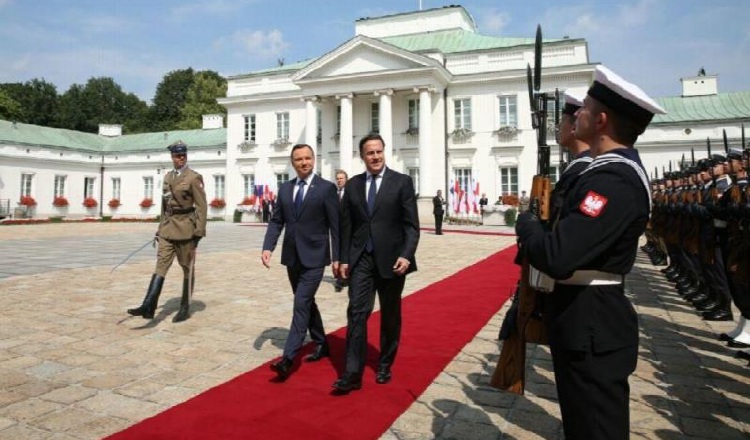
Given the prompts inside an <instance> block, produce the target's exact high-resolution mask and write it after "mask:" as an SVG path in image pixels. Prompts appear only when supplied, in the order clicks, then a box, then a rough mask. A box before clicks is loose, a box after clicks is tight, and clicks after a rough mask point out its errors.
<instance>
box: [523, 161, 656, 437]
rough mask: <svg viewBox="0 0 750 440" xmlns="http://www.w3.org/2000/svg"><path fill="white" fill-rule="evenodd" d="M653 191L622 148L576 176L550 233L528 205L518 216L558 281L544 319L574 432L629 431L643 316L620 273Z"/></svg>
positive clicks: (539, 264)
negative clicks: (632, 379)
mask: <svg viewBox="0 0 750 440" xmlns="http://www.w3.org/2000/svg"><path fill="white" fill-rule="evenodd" d="M650 197H651V194H650V190H649V184H648V178H647V177H646V173H645V171H644V170H643V166H642V164H641V161H640V158H639V156H638V152H637V151H636V150H634V149H631V148H621V149H616V150H613V151H611V152H609V153H607V154H603V155H600V156H599V157H597V158H595V159H594V160H593V161H592V162H591V164H590V165H589V166H588V167H586V169H585V170H584V171H583V172H582V173H580V174H579V175H578V179H577V181H576V182H575V184H574V186H573V187H572V188H571V189H570V191H569V192H568V196H567V197H566V200H565V202H564V206H563V209H562V212H561V214H560V219H559V221H558V223H557V227H556V228H555V229H554V230H553V231H550V232H547V231H545V229H544V228H543V226H542V224H541V223H540V222H539V221H538V219H536V217H534V216H533V214H531V213H524V214H521V215H520V216H519V219H518V223H517V226H516V232H517V234H518V239H519V245H520V247H521V251H522V252H523V253H524V254H525V255H527V256H528V257H529V260H530V263H531V264H532V265H533V266H534V267H536V268H538V269H539V270H541V271H542V272H545V273H546V274H548V275H550V276H551V277H553V278H555V279H556V280H558V281H557V282H556V284H555V288H554V291H553V292H552V293H550V294H549V296H548V297H547V298H546V300H547V305H548V307H547V311H548V313H547V314H546V320H547V329H548V334H549V342H550V347H551V349H552V359H553V362H554V369H555V381H556V384H557V390H558V396H559V400H560V409H561V411H562V416H563V426H564V430H565V436H566V438H567V439H568V440H573V439H586V440H590V439H607V440H614V439H619V438H624V437H623V433H624V434H625V437H627V433H628V432H629V391H630V388H629V384H628V376H629V375H630V374H631V373H632V372H633V371H634V370H635V366H636V362H637V359H638V317H637V314H636V312H635V310H634V308H633V306H632V304H631V303H630V301H629V300H628V298H626V297H625V291H624V286H623V281H624V278H625V274H627V273H628V272H630V270H631V269H632V267H633V263H634V261H635V256H636V252H637V248H638V239H639V237H640V236H641V234H643V232H644V230H645V228H646V223H647V222H648V218H649V210H650V205H651V201H650Z"/></svg>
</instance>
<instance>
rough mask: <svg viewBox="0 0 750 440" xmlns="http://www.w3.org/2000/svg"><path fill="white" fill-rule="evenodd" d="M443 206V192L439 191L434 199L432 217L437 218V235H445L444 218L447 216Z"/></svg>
mask: <svg viewBox="0 0 750 440" xmlns="http://www.w3.org/2000/svg"><path fill="white" fill-rule="evenodd" d="M443 205H445V200H443V192H442V191H441V190H437V194H435V197H433V198H432V215H434V216H435V235H443V216H444V215H445V210H444V209H443Z"/></svg>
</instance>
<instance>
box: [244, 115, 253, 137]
mask: <svg viewBox="0 0 750 440" xmlns="http://www.w3.org/2000/svg"><path fill="white" fill-rule="evenodd" d="M243 139H244V140H246V141H250V142H255V115H245V133H244V137H243Z"/></svg>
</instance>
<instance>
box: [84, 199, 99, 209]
mask: <svg viewBox="0 0 750 440" xmlns="http://www.w3.org/2000/svg"><path fill="white" fill-rule="evenodd" d="M98 205H99V203H98V202H97V201H96V199H95V198H93V197H86V198H85V199H84V200H83V206H85V207H87V208H96V207H97V206H98Z"/></svg>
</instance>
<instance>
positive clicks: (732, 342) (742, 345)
mask: <svg viewBox="0 0 750 440" xmlns="http://www.w3.org/2000/svg"><path fill="white" fill-rule="evenodd" d="M727 347H729V348H750V344H745V343H744V342H740V341H737V340H734V339H732V340H730V341H729V342H727Z"/></svg>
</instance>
